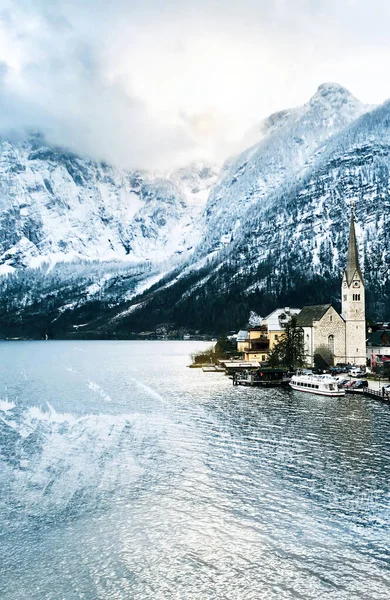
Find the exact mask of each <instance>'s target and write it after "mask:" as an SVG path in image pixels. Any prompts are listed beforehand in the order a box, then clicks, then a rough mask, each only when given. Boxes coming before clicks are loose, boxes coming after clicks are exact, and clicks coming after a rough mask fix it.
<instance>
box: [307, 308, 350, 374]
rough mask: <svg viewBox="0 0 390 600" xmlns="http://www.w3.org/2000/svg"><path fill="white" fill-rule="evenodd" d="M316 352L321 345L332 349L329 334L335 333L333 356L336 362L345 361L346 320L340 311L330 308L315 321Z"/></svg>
mask: <svg viewBox="0 0 390 600" xmlns="http://www.w3.org/2000/svg"><path fill="white" fill-rule="evenodd" d="M313 335H314V344H313V345H314V349H315V350H314V353H315V351H316V349H317V348H319V347H320V346H325V347H326V348H329V349H330V350H331V349H332V348H331V345H330V344H329V336H332V335H333V340H334V342H333V357H334V359H333V360H334V364H336V363H338V362H341V363H343V362H345V321H344V319H342V318H341V317H340V315H339V314H338V312H337V311H336V310H335V309H334V308H333V307H331V308H329V309H328V310H327V311H326V313H325V315H324V316H323V317H322V319H320V321H315V322H314V323H313Z"/></svg>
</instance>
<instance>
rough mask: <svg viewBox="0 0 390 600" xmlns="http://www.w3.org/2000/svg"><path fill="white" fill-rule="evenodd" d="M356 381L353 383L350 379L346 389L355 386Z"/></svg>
mask: <svg viewBox="0 0 390 600" xmlns="http://www.w3.org/2000/svg"><path fill="white" fill-rule="evenodd" d="M355 383H356V381H352V379H350V380H349V381H347V383H345V384H344V387H345V388H351V387H353V386H354V385H355Z"/></svg>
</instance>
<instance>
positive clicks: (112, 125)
mask: <svg viewBox="0 0 390 600" xmlns="http://www.w3.org/2000/svg"><path fill="white" fill-rule="evenodd" d="M389 30H390V3H389V2H388V0H370V1H369V0H337V1H336V0H267V1H265V0H234V1H233V0H192V2H186V1H185V0H165V1H163V0H142V1H135V0H110V1H108V0H105V1H103V0H61V1H60V0H12V1H9V0H0V132H2V133H4V132H9V131H14V132H20V131H25V130H33V131H40V132H42V133H43V134H44V135H45V136H46V138H47V139H48V141H49V142H51V143H55V144H59V145H64V146H67V147H69V148H70V149H72V150H74V151H76V152H80V153H83V154H87V155H90V156H91V157H93V158H96V159H99V160H106V161H107V162H110V163H113V164H115V165H118V166H119V167H126V168H146V169H168V168H171V167H175V166H179V165H184V164H187V163H188V162H190V161H192V160H197V159H205V160H211V161H217V162H220V161H223V160H224V159H226V158H227V157H228V156H229V155H231V154H232V153H234V152H235V151H237V149H238V148H239V147H240V144H241V143H242V139H243V138H244V136H245V133H246V132H247V131H248V130H250V129H251V128H252V127H254V126H255V125H256V124H257V123H259V122H260V121H261V120H262V119H263V118H265V117H267V116H268V115H270V114H271V113H273V112H276V111H278V110H281V109H284V108H289V107H292V106H296V105H299V104H303V103H304V102H306V101H308V100H309V98H310V97H311V96H312V95H313V94H314V93H315V91H316V89H317V87H318V86H319V85H320V84H321V83H324V82H337V83H339V84H341V85H343V86H345V87H346V88H347V89H349V91H350V92H352V93H353V94H354V95H355V96H357V97H358V98H359V99H360V100H362V101H363V102H366V103H370V104H379V103H381V102H383V101H384V100H386V99H388V98H389V97H390V77H389V76H388V73H389V67H390V36H389V34H388V32H389Z"/></svg>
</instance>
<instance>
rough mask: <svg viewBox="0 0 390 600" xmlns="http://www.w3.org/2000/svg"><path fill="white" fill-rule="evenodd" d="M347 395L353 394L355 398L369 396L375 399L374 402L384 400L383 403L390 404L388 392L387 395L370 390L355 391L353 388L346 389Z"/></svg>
mask: <svg viewBox="0 0 390 600" xmlns="http://www.w3.org/2000/svg"><path fill="white" fill-rule="evenodd" d="M345 393H346V394H353V395H355V396H368V397H369V398H373V399H374V400H382V402H386V403H388V404H390V394H389V393H388V392H387V393H386V394H385V395H384V394H383V392H382V390H373V389H370V388H364V389H362V390H354V389H353V388H352V389H351V390H350V389H349V388H346V390H345Z"/></svg>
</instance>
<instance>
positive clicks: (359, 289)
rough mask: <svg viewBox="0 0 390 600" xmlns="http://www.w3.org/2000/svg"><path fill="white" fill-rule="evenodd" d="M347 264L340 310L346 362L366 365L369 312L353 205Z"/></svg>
mask: <svg viewBox="0 0 390 600" xmlns="http://www.w3.org/2000/svg"><path fill="white" fill-rule="evenodd" d="M351 209H352V210H351V222H350V226H349V241H348V255H347V265H346V267H345V270H344V275H343V281H342V287H341V309H342V317H343V319H344V321H345V362H347V363H350V364H358V365H365V364H366V310H365V298H364V295H365V294H364V280H363V275H362V272H361V270H360V266H359V255H358V250H357V243H356V232H355V216H354V206H352V207H351Z"/></svg>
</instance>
